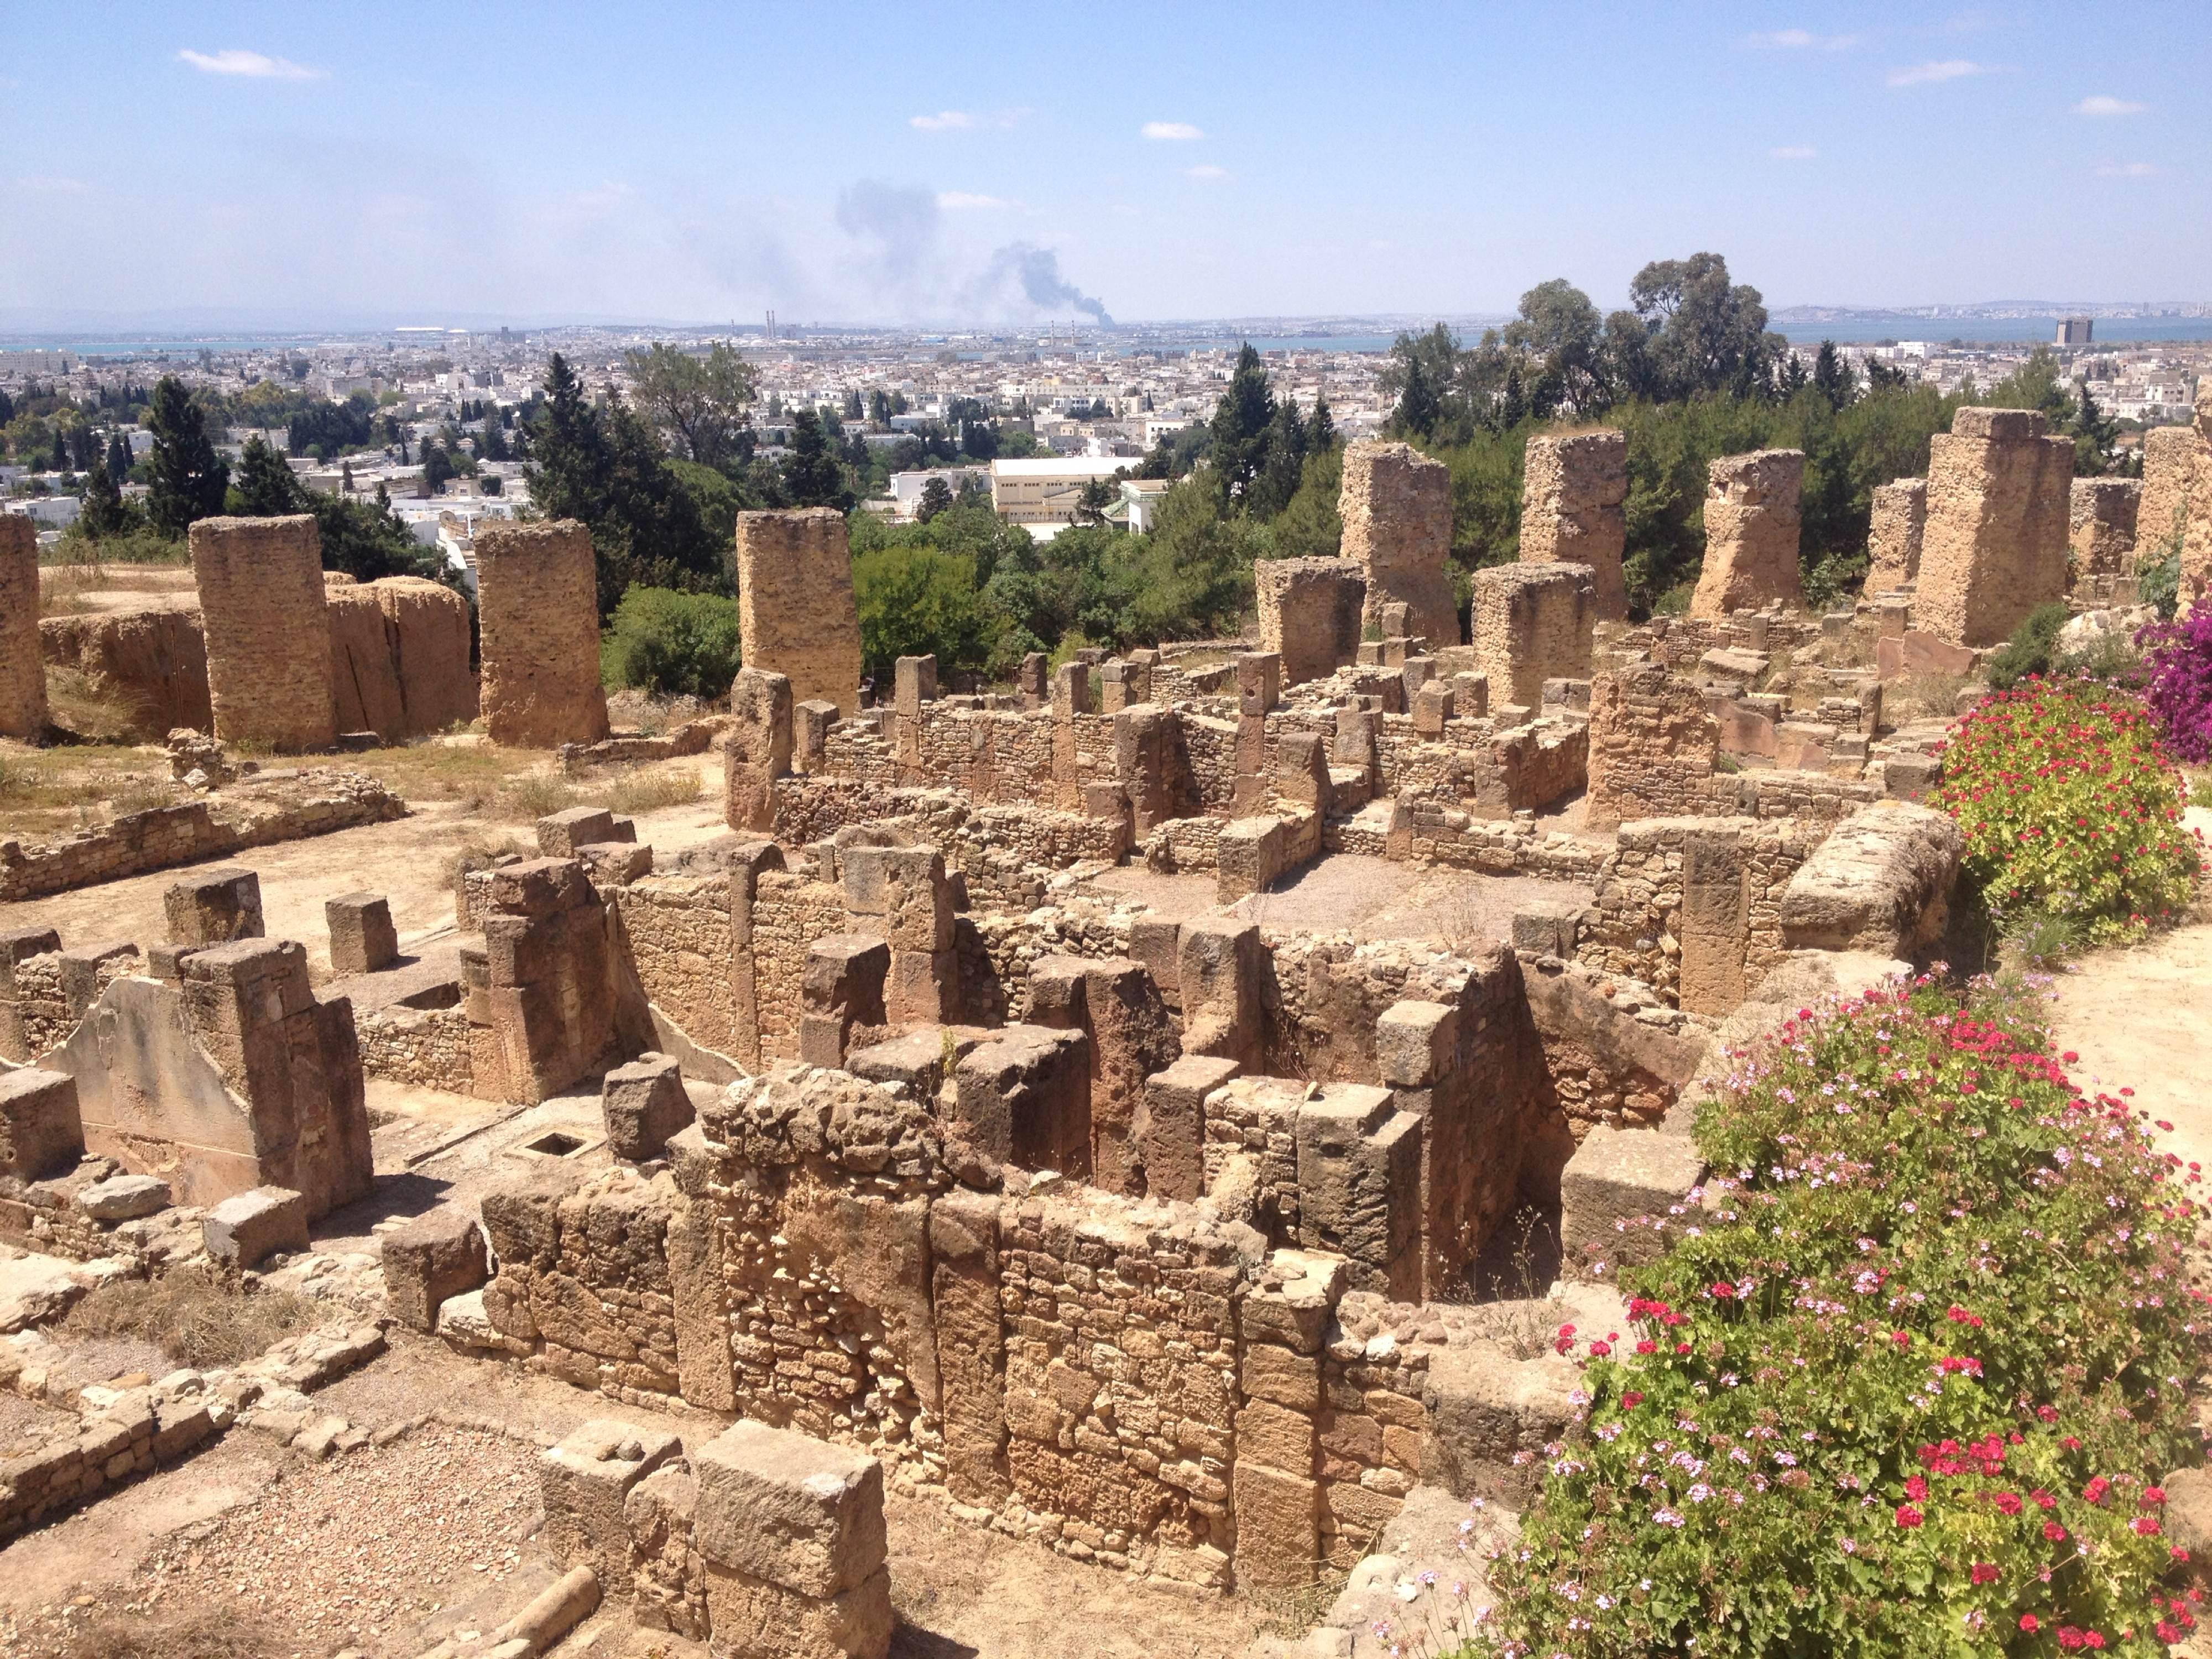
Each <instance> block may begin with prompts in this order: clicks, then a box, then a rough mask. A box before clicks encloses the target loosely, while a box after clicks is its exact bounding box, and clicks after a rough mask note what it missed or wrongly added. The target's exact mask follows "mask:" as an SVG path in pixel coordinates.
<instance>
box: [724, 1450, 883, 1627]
mask: <svg viewBox="0 0 2212 1659" xmlns="http://www.w3.org/2000/svg"><path fill="white" fill-rule="evenodd" d="M691 1462H692V1468H693V1470H694V1472H695V1473H696V1474H697V1476H698V1480H699V1497H698V1507H697V1509H696V1511H695V1516H696V1518H695V1520H694V1522H693V1533H692V1536H693V1539H694V1541H695V1542H696V1545H697V1547H698V1550H699V1553H700V1555H701V1556H702V1558H703V1559H704V1560H705V1563H706V1569H707V1618H708V1626H709V1627H710V1628H711V1629H712V1630H713V1632H714V1644H713V1650H714V1654H715V1656H716V1659H833V1656H835V1659H884V1655H885V1654H886V1653H888V1652H889V1651H890V1640H891V1589H890V1584H891V1580H890V1568H889V1566H887V1565H885V1563H886V1561H887V1560H888V1559H889V1549H888V1546H887V1543H886V1541H885V1534H884V1471H883V1466H882V1465H881V1464H879V1463H878V1462H876V1460H875V1459H874V1457H873V1456H872V1455H869V1454H868V1453H867V1452H865V1451H860V1450H856V1449H853V1448H851V1447H848V1446H832V1445H830V1444H829V1443H826V1442H823V1441H820V1440H814V1439H810V1438H809V1437H806V1436H805V1435H803V1434H794V1433H793V1432H792V1431H789V1430H787V1429H772V1428H770V1427H769V1426H768V1425H766V1424H764V1423H740V1424H738V1425H737V1426H736V1427H734V1428H732V1429H730V1430H728V1431H726V1432H724V1433H723V1434H722V1435H720V1437H717V1438H715V1439H714V1440H710V1441H708V1443H706V1444H705V1445H704V1446H702V1447H701V1448H700V1449H698V1450H697V1451H696V1452H694V1453H693V1454H692V1457H691Z"/></svg>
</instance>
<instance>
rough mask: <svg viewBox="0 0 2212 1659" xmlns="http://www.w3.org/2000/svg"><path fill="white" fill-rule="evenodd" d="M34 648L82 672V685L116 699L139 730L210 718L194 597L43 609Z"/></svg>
mask: <svg viewBox="0 0 2212 1659" xmlns="http://www.w3.org/2000/svg"><path fill="white" fill-rule="evenodd" d="M39 648H40V651H42V652H43V653H45V655H46V663H47V665H48V666H50V667H54V668H70V669H75V670H76V671H77V672H78V673H81V674H82V675H83V676H84V678H85V681H86V689H87V690H88V691H89V692H91V694H92V695H93V696H96V697H99V698H100V699H102V700H103V701H106V702H110V703H112V704H113V705H116V706H117V707H118V709H119V711H120V712H121V713H122V714H124V715H125V717H126V718H127V719H128V720H130V721H131V726H132V727H133V728H134V729H135V730H136V732H137V733H138V735H139V736H141V737H143V738H152V739H155V740H157V741H158V740H159V739H161V738H165V737H167V735H168V734H169V733H170V732H173V731H174V730H176V729H177V728H178V727H179V726H190V727H191V728H192V730H194V731H196V732H206V731H209V730H210V729H211V728H212V727H213V726H214V724H215V715H214V713H213V712H212V710H211V709H210V706H209V703H208V675H207V641H206V639H205V638H204V636H203V635H202V634H201V632H200V613H199V609H198V607H197V606H196V605H193V606H179V607H174V608H169V607H164V608H162V609H160V610H155V609H153V608H151V607H149V608H147V609H144V610H137V611H87V612H85V613H84V614H83V615H82V616H76V617H46V618H45V619H44V620H43V621H41V622H40V623H39Z"/></svg>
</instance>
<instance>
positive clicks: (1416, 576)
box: [1262, 440, 1459, 649]
mask: <svg viewBox="0 0 2212 1659" xmlns="http://www.w3.org/2000/svg"><path fill="white" fill-rule="evenodd" d="M1339 506H1340V512H1341V513H1342V515H1343V519H1344V543H1343V547H1344V556H1345V557H1346V558H1347V559H1350V560H1352V561H1353V562H1355V563H1357V564H1358V566H1359V567H1360V569H1361V571H1362V573H1363V574H1364V575H1365V577H1366V579H1367V595H1366V602H1365V605H1364V608H1363V610H1362V611H1361V617H1360V620H1361V625H1362V629H1363V630H1364V628H1365V626H1366V625H1367V624H1369V623H1374V624H1376V625H1378V626H1379V625H1380V623H1382V620H1383V605H1387V604H1389V602H1391V601H1392V600H1396V601H1398V602H1400V603H1401V604H1403V605H1405V606H1406V607H1407V611H1409V613H1410V616H1409V622H1410V626H1411V628H1412V631H1413V633H1414V634H1416V635H1419V636H1420V637H1421V638H1423V639H1425V640H1426V641H1428V642H1429V644H1430V645H1431V647H1437V646H1446V645H1457V644H1458V643H1459V610H1458V606H1457V605H1455V603H1454V602H1453V599H1452V586H1451V576H1450V574H1449V568H1448V567H1449V562H1450V559H1451V531H1452V523H1451V472H1450V470H1449V468H1447V467H1446V466H1445V465H1444V464H1443V462H1442V461H1432V460H1431V459H1429V458H1428V457H1427V456H1425V455H1423V454H1422V453H1419V451H1418V450H1416V449H1414V448H1413V446H1412V445H1410V444H1393V443H1377V442H1374V441H1368V440H1363V441H1359V442H1358V443H1354V444H1352V445H1350V446H1348V447H1346V450H1345V452H1344V489H1343V495H1342V496H1341V499H1340V503H1339ZM1262 646H1263V647H1264V648H1267V649H1279V647H1274V646H1271V645H1268V644H1267V641H1265V640H1264V639H1263V641H1262Z"/></svg>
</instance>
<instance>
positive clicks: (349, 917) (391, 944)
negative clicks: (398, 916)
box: [323, 893, 399, 974]
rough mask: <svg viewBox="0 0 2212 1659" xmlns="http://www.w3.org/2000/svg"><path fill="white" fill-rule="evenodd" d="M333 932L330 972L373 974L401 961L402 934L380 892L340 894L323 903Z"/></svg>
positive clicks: (390, 907)
mask: <svg viewBox="0 0 2212 1659" xmlns="http://www.w3.org/2000/svg"><path fill="white" fill-rule="evenodd" d="M323 921H324V922H325V924H326V925H327V926H328V927H329V928H330V930H331V972H332V973H334V974H374V973H376V972H378V971H380V969H386V968H389V967H390V966H392V963H395V962H397V961H398V960H399V932H398V929H397V928H396V927H393V926H392V906H391V904H390V903H389V902H387V901H386V899H385V897H384V896H383V895H382V894H381V893H341V894H339V895H338V896H337V897H336V898H334V899H325V901H324V902H323Z"/></svg>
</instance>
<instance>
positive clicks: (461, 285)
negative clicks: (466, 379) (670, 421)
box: [0, 0, 2212, 326]
mask: <svg viewBox="0 0 2212 1659" xmlns="http://www.w3.org/2000/svg"><path fill="white" fill-rule="evenodd" d="M341 14H342V15H341ZM2208 67H2212V6H2208V5H2206V4H2205V3H2203V0H2138V3H2135V4H2130V5H2125V6H2120V5H2100V4H2082V3H2079V0H2075V3H2071V4H2065V5H2057V4H2052V5H2040V4H2035V5H2030V4H2013V5H2002V4H1999V5H1991V6H1989V7H1986V8H1984V9H1974V10H1971V11H1959V12H1947V11H1945V10H1943V9H1941V8H1940V7H1939V8H1936V9H1929V8H1927V7H1923V6H1905V5H1896V6H1889V5H1865V4H1862V5H1851V6H1823V5H1798V6H1790V7H1773V6H1753V5H1732V4H1705V5H1694V6H1693V5H1680V6H1660V5H1629V4H1597V3H1588V4H1572V3H1565V0H1550V3H1534V4H1529V3H1522V4H1516V5H1510V6H1489V5H1462V6H1423V5H1367V6H1358V7H1346V6H1343V5H1340V4H1339V5H1331V6H1322V5H1307V4H1298V3H1280V0H1277V3H1269V4H1267V5H1264V6H1259V5H1255V6H1251V7H1249V8H1246V7H1239V8H1231V7H1226V6H1212V5H1207V4H1203V3H1198V0H1188V3H1182V4H1175V5H1151V4H1115V5H1094V6H1087V7H1083V8H1080V9H1079V8H1076V7H1072V6H1065V5H1055V4H1050V3H1046V4H1038V3H1036V0H1030V3H1026V4H1023V5H1018V6H1016V5H1004V6H1002V5H997V4H991V3H981V0H971V3H969V4H966V5H963V6H953V7H918V6H915V5H913V4H911V3H908V4H902V5H896V6H891V5H884V6H880V7H879V6H874V5H868V4H843V5H805V6H793V5H780V6H750V5H699V6H691V5H661V6H644V5H635V6H620V7H617V6H607V5H605V4H595V5H590V6H584V5H566V4H552V5H544V6H534V7H530V8H519V7H505V6H477V7H460V6H453V5H441V6H438V7H435V8H433V7H418V6H415V5H411V4H408V3H404V0H386V3H382V4H379V5H374V6H356V7H347V8H343V9H337V8H327V7H316V6H301V5H298V4H296V3H294V4H288V5H284V6H281V7H280V6H275V5H266V6H253V5H221V4H197V5H194V6H191V7H173V6H155V5H143V6H129V7H111V8H107V9H104V10H102V9H85V8H70V7H58V6H52V5H44V6H40V5H27V6H23V7H21V8H18V9H15V13H14V15H13V16H12V17H11V20H10V21H9V25H8V27H7V29H6V30H5V32H4V33H0V97H4V99H5V100H6V104H7V107H8V109H9V119H8V121H7V122H6V124H5V126H4V128H0V214H4V216H5V223H6V225H7V232H6V234H4V235H0V326H7V325H11V324H12V325H16V326H23V325H35V324H33V323H31V321H30V319H33V318H34V317H40V316H46V317H52V318H53V319H56V324H57V325H60V324H61V322H62V320H63V319H67V320H69V321H73V322H76V323H79V324H80V325H81V324H82V322H83V321H84V319H85V318H86V315H87V313H112V314H114V315H117V316H121V315H124V314H133V313H135V314H138V315H142V316H143V315H144V314H146V313H158V312H167V311H175V310H179V309H181V308H186V307H222V308H224V309H226V310H230V311H243V312H248V313H252V312H259V313H266V314H268V315H270V316H271V317H275V316H277V315H283V316H286V317H294V318H296V317H298V316H300V315H301V314H302V313H316V314H326V315H331V316H338V315H345V316H367V315H374V316H379V317H382V316H394V317H396V316H397V315H398V314H399V313H409V314H412V315H414V316H416V318H417V319H419V320H422V321H425V322H436V321H439V320H441V319H443V318H446V317H447V316H449V315H452V314H454V313H471V314H477V315H481V314H486V313H497V314H511V315H513V316H515V317H516V318H518V319H520V318H524V317H530V318H547V317H553V316H561V315H586V314H588V315H594V316H619V317H634V318H650V319H696V320H702V321H707V320H715V319H728V318H734V319H739V320H742V321H748V322H750V321H757V320H758V319H759V317H760V315H761V313H762V312H763V310H764V309H765V308H767V307H775V310H776V311H777V313H779V315H780V317H781V318H782V319H785V320H787V321H794V322H803V321H810V320H829V319H841V320H852V321H884V322H893V321H907V320H928V319H940V320H945V321H948V322H955V323H957V322H959V321H962V320H968V319H974V320H992V321H1019V320H1024V319H1031V318H1036V317H1042V316H1060V317H1066V316H1073V315H1076V314H1079V301H1093V302H1096V303H1098V304H1103V307H1105V309H1107V310H1108V311H1109V312H1110V313H1113V314H1114V315H1115V316H1117V317H1120V318H1123V319H1161V318H1196V317H1215V316H1255V315H1283V314H1305V313H1322V312H1339V313H1431V314H1459V313H1481V312H1492V311H1502V310H1510V308H1511V307H1512V305H1513V304H1514V302H1515V301H1516V298H1517V296H1518V295H1520V294H1521V292H1522V290H1523V289H1527V288H1528V287H1529V286H1531V285H1532V284H1534V283H1537V282H1541V281H1542V280H1544V279H1545V278H1547V277H1551V276H1566V277H1568V278H1570V279H1571V280H1572V281H1573V282H1575V283H1578V284H1579V285H1581V286H1582V287H1583V288H1584V289H1588V290H1589V292H1590V294H1591V295H1592V296H1593V297H1594V298H1595V299H1596V300H1597V301H1598V302H1599V303H1600V305H1601V306H1611V305H1613V304H1617V303H1619V302H1620V301H1621V299H1622V297H1623V296H1624V295H1625V294H1626V288H1627V283H1628V281H1629V278H1630V277H1631V276H1632V275H1633V274H1634V272H1635V270H1637V268H1638V266H1639V265H1641V264H1643V263H1644V261H1646V260H1648V259H1651V258H1663V257H1669V256H1679V255H1682V254H1686V253H1689V252H1693V251H1695V250H1698V249H1700V248H1711V249H1715V250H1717V251H1718V252H1722V253H1724V254H1726V255H1727V256H1728V258H1729V264H1730V266H1731V268H1732V269H1733V270H1735V272H1736V274H1737V276H1738V278H1739V280H1742V281H1747V282H1751V283H1755V284H1756V285H1758V286H1759V288H1760V289H1762V290H1763V291H1764V292H1765V295H1766V297H1767V299H1768V301H1769V302H1770V303H1771V304H1775V305H1786V304H1790V303H1796V302H1802V301H1827V302H1838V303H1861V304H1874V303H1911V302H1929V301H1974V300H1984V299H1994V298H2006V297H2038V298H2050V299H2080V300H2124V299H2138V298H2150V299H2189V298H2205V297H2212V276H2208V272H2212V191H2208V188H2207V169H2208V168H2212V144H2208V143H2207V140H2208V138H2212V100H2208V98H2207V96H2206V93H2205V85H2204V78H2205V72H2206V70H2207V69H2208Z"/></svg>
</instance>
